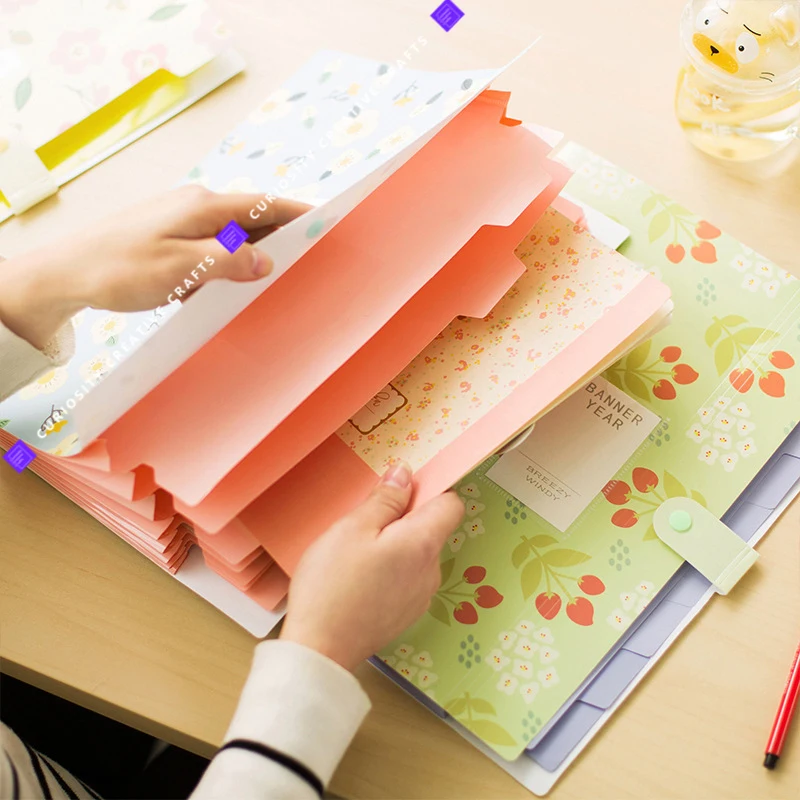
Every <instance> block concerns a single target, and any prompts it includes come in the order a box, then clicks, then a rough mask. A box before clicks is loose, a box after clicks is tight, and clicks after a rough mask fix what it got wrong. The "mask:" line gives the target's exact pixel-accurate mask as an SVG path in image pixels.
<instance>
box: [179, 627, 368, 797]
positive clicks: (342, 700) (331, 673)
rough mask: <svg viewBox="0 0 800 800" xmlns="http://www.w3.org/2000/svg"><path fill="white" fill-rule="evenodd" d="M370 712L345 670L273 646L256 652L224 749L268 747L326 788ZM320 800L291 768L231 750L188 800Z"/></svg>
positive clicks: (289, 645) (293, 648)
mask: <svg viewBox="0 0 800 800" xmlns="http://www.w3.org/2000/svg"><path fill="white" fill-rule="evenodd" d="M369 709H370V702H369V698H368V697H367V695H366V693H365V692H364V690H363V689H362V688H361V685H360V684H359V682H358V680H357V679H356V678H355V677H354V676H353V675H351V674H350V673H349V672H348V671H347V670H345V669H344V668H343V667H340V666H339V665H338V664H336V663H334V662H333V661H331V660H330V659H328V658H326V657H325V656H322V655H320V654H319V653H317V652H315V651H314V650H311V649H309V648H307V647H303V646H302V645H299V644H295V643H294V642H287V641H282V640H270V641H266V642H262V643H261V644H259V645H258V647H256V651H255V655H254V658H253V665H252V667H251V669H250V676H249V677H248V679H247V683H245V686H244V689H243V690H242V696H241V698H240V699H239V705H238V707H237V709H236V713H235V714H234V717H233V721H232V722H231V724H230V727H229V728H228V732H227V733H226V734H225V740H224V741H225V742H230V741H232V740H234V739H240V740H241V739H244V740H247V741H251V742H256V743H258V744H261V745H265V746H266V747H267V748H269V749H270V750H273V751H277V752H278V753H279V754H282V755H283V756H288V757H289V758H290V759H292V760H293V761H294V762H298V763H299V764H301V765H302V766H303V767H305V768H306V769H307V770H309V771H310V772H311V773H313V775H315V776H316V777H317V778H318V779H319V780H320V781H321V782H322V784H323V785H326V786H327V784H328V782H329V781H330V779H331V776H332V775H333V772H334V770H335V769H336V766H337V765H338V763H339V761H340V760H341V758H342V756H343V755H344V753H345V750H347V748H348V747H349V745H350V742H351V741H352V739H353V737H354V736H355V733H356V731H357V730H358V728H359V726H360V725H361V723H362V721H363V720H364V717H365V716H366V714H367V712H368V711H369ZM317 796H318V795H317V793H316V792H315V791H314V789H313V787H312V785H311V784H310V783H309V782H308V781H307V780H305V779H304V778H302V777H300V776H299V775H298V774H297V773H296V772H295V771H294V770H292V769H291V768H289V767H286V766H283V765H282V764H280V763H278V762H277V761H275V760H272V759H270V758H269V757H267V756H265V755H262V754H259V753H256V752H251V751H248V750H242V749H238V748H231V749H228V750H224V751H223V752H221V753H218V754H217V755H216V756H215V757H214V759H213V760H212V761H211V763H210V764H209V766H208V769H207V770H206V772H205V775H204V776H203V778H202V780H201V781H200V783H199V785H198V786H197V788H196V789H195V791H194V793H193V794H192V800H209V798H225V800H229V798H231V797H236V798H237V800H249V798H264V797H269V798H270V800H284V799H285V800H289V799H290V798H291V799H292V800H295V799H297V800H305V799H306V798H308V799H309V800H311V799H312V798H315V797H317Z"/></svg>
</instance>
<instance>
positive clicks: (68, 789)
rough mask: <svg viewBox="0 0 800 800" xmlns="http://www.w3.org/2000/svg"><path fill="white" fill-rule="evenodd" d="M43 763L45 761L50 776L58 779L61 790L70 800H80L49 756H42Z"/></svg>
mask: <svg viewBox="0 0 800 800" xmlns="http://www.w3.org/2000/svg"><path fill="white" fill-rule="evenodd" d="M40 758H41V759H42V761H44V765H45V766H46V767H47V769H48V770H49V771H50V774H51V775H52V776H53V777H54V778H55V779H56V783H57V784H58V785H59V786H60V787H61V790H62V791H63V792H64V794H65V795H66V796H67V797H68V798H69V800H80V798H79V797H78V795H77V794H75V791H74V789H73V788H72V787H71V786H70V785H69V784H68V783H67V782H66V780H64V778H63V777H62V776H61V775H60V774H59V771H58V770H57V769H56V768H55V766H53V764H52V763H51V761H50V759H49V758H47V756H44V755H42V756H40Z"/></svg>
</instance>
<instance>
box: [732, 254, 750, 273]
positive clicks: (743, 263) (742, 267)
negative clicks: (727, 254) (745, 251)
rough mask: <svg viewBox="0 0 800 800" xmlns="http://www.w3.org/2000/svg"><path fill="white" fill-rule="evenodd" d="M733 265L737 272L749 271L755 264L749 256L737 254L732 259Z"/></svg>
mask: <svg viewBox="0 0 800 800" xmlns="http://www.w3.org/2000/svg"><path fill="white" fill-rule="evenodd" d="M731 266H732V267H733V268H734V269H735V270H736V271H737V272H747V270H749V269H750V267H752V266H753V262H752V261H751V260H750V259H749V258H745V257H744V256H736V257H735V258H734V259H733V260H732V261H731Z"/></svg>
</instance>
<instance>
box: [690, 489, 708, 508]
mask: <svg viewBox="0 0 800 800" xmlns="http://www.w3.org/2000/svg"><path fill="white" fill-rule="evenodd" d="M691 496H692V500H694V501H695V503H699V504H700V505H701V506H703V508H707V507H708V503H706V499H705V497H703V495H701V494H700V492H698V491H695V490H694V489H692V495H691Z"/></svg>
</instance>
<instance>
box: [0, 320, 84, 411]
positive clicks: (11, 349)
mask: <svg viewBox="0 0 800 800" xmlns="http://www.w3.org/2000/svg"><path fill="white" fill-rule="evenodd" d="M74 352H75V332H74V329H73V327H72V322H71V321H70V322H68V323H67V324H66V325H64V326H63V327H62V328H61V329H60V330H59V331H58V333H56V335H55V336H54V337H53V338H52V339H51V340H50V341H49V342H48V343H47V344H46V345H45V347H44V348H43V349H42V350H37V349H36V348H35V347H34V346H33V345H32V344H31V343H30V342H28V341H26V340H25V339H22V338H20V337H19V336H17V335H16V334H15V333H12V332H11V331H10V330H9V329H8V328H6V327H5V326H4V325H3V323H2V322H0V400H3V399H5V398H6V397H10V396H11V395H12V394H14V392H16V391H18V390H19V389H21V388H22V387H23V386H27V385H28V384H29V383H31V382H32V381H34V380H35V379H36V378H38V377H39V375H41V374H42V373H43V372H47V371H49V370H51V369H53V367H59V366H61V365H62V364H66V363H67V361H69V360H70V358H72V355H73V353H74Z"/></svg>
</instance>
